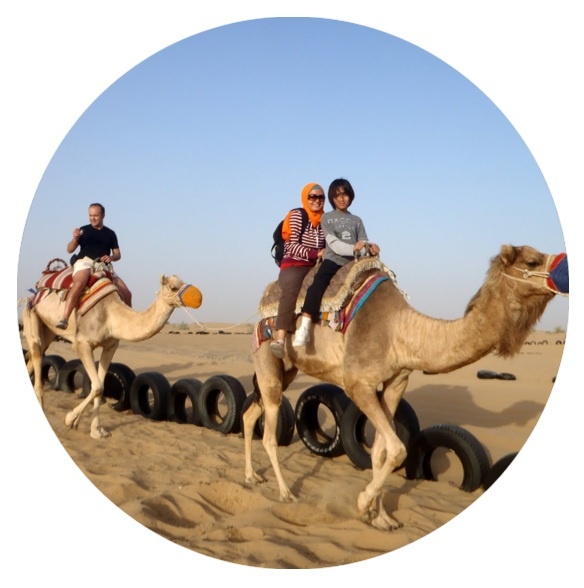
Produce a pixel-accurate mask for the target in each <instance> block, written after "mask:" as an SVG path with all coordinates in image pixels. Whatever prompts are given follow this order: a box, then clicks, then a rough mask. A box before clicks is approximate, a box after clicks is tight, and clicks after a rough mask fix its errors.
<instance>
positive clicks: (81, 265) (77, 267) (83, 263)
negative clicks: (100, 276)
mask: <svg viewBox="0 0 584 588" xmlns="http://www.w3.org/2000/svg"><path fill="white" fill-rule="evenodd" d="M82 270H92V271H99V270H104V271H105V270H108V271H110V272H111V273H112V275H114V271H113V268H112V265H111V264H109V265H108V264H107V263H103V262H94V260H93V259H91V257H82V258H81V259H78V260H77V261H76V262H75V263H74V264H73V275H75V274H76V273H77V272H79V271H82Z"/></svg>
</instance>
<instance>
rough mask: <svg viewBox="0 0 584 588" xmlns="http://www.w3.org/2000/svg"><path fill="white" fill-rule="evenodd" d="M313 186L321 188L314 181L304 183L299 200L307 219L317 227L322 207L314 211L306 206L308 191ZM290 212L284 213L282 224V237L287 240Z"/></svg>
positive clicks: (289, 232)
mask: <svg viewBox="0 0 584 588" xmlns="http://www.w3.org/2000/svg"><path fill="white" fill-rule="evenodd" d="M314 188H319V189H320V190H322V187H321V185H320V184H317V183H316V182H310V184H306V186H304V188H302V192H301V194H300V201H301V202H302V208H304V210H306V213H307V214H308V220H309V221H310V224H311V225H312V226H313V227H315V228H316V227H318V225H320V217H321V216H322V213H323V212H324V208H323V210H320V211H319V212H314V211H312V210H310V206H308V195H309V194H310V191H311V190H313V189H314ZM323 192H324V190H323ZM290 212H292V211H290ZM290 212H289V213H288V214H287V215H286V218H285V219H284V225H283V226H282V237H283V238H284V241H288V240H289V239H290V234H291V232H292V231H291V229H290Z"/></svg>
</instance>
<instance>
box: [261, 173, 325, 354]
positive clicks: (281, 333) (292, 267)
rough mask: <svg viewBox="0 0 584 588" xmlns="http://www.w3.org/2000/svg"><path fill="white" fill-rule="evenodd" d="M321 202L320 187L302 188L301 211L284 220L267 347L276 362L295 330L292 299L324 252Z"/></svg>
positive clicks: (307, 186) (297, 210)
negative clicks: (272, 332)
mask: <svg viewBox="0 0 584 588" xmlns="http://www.w3.org/2000/svg"><path fill="white" fill-rule="evenodd" d="M324 200H325V195H324V190H323V189H322V187H321V186H320V184H316V183H315V182H311V183H310V184H306V186H304V188H302V194H301V202H302V209H298V208H295V209H293V210H291V211H290V212H289V213H288V215H287V216H286V219H285V220H284V225H283V228H282V236H283V238H284V240H285V245H284V257H283V258H282V262H281V264H280V275H279V276H278V282H279V283H280V288H281V290H282V294H281V297H280V302H279V304H278V315H277V317H276V323H275V329H276V332H275V335H274V336H273V339H274V340H273V341H272V342H271V343H270V349H271V351H272V353H273V354H274V355H275V356H276V357H278V358H282V357H284V355H285V354H286V351H285V347H284V341H285V338H286V333H294V331H295V330H296V322H295V310H296V298H297V297H298V292H299V291H300V287H301V286H302V281H303V280H304V278H305V277H306V274H307V273H308V272H309V271H310V269H311V268H312V267H314V265H315V264H316V262H317V260H318V259H319V258H320V257H321V255H322V253H323V251H324V246H325V242H324V234H323V232H322V227H321V226H320V218H321V216H322V213H323V212H324ZM305 213H306V214H305Z"/></svg>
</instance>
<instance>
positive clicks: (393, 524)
mask: <svg viewBox="0 0 584 588" xmlns="http://www.w3.org/2000/svg"><path fill="white" fill-rule="evenodd" d="M371 526H373V527H375V528H376V529H380V530H381V531H397V530H398V529H401V528H402V527H403V526H404V525H403V523H399V522H398V521H396V520H395V519H392V518H391V517H389V516H387V515H386V516H381V515H380V516H378V517H375V518H374V519H373V520H372V521H371Z"/></svg>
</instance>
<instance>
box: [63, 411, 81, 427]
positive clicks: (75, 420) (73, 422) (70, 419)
mask: <svg viewBox="0 0 584 588" xmlns="http://www.w3.org/2000/svg"><path fill="white" fill-rule="evenodd" d="M65 426H66V427H67V428H68V429H75V430H77V427H78V426H79V417H76V416H75V415H74V414H73V413H72V412H70V413H68V414H67V416H66V417H65Z"/></svg>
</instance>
